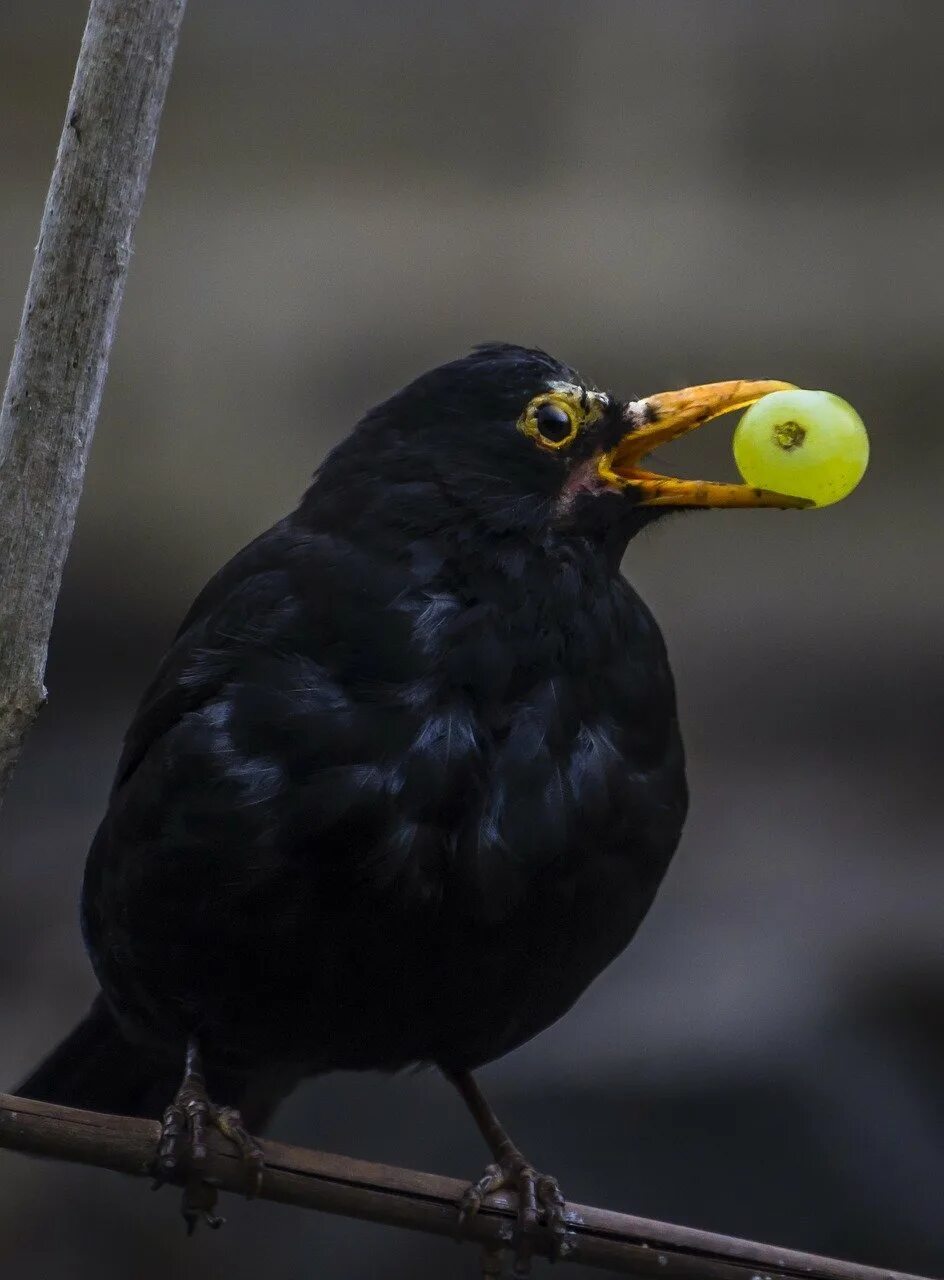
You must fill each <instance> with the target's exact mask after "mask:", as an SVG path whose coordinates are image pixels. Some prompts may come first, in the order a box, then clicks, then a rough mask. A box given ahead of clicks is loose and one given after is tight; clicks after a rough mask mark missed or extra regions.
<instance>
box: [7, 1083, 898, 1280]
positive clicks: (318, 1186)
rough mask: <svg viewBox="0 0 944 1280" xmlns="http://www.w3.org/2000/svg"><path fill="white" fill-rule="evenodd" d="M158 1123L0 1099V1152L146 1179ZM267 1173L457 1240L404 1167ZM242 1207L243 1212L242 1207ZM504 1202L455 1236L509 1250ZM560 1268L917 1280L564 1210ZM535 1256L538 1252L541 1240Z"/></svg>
mask: <svg viewBox="0 0 944 1280" xmlns="http://www.w3.org/2000/svg"><path fill="white" fill-rule="evenodd" d="M158 1132H159V1126H158V1124H157V1122H156V1121H153V1120H140V1119H131V1118H129V1117H125V1116H109V1115H100V1114H98V1113H97V1112H91V1111H75V1110H72V1109H71V1108H68V1107H58V1106H52V1105H51V1104H49V1103H45V1102H34V1101H32V1100H29V1099H26V1098H14V1097H12V1096H10V1095H7V1094H0V1147H7V1148H9V1149H11V1150H14V1151H23V1152H28V1153H29V1154H30V1155H38V1156H52V1157H55V1158H56V1159H59V1160H71V1161H74V1162H77V1163H80V1164H88V1165H94V1166H96V1167H98V1168H104V1169H113V1170H115V1171H116V1172H118V1173H129V1174H133V1175H135V1176H137V1177H149V1176H150V1174H151V1163H152V1161H153V1158H154V1152H155V1149H156V1145H157V1137H158ZM261 1145H262V1147H263V1150H264V1152H265V1158H266V1168H265V1173H264V1175H263V1181H262V1189H261V1191H260V1193H259V1194H260V1197H261V1198H262V1199H264V1200H275V1201H278V1202H280V1203H282V1204H292V1205H298V1206H299V1207H301V1208H307V1209H321V1210H323V1211H324V1212H327V1213H337V1214H342V1215H344V1216H346V1217H349V1218H360V1219H366V1220H369V1221H371V1222H383V1223H387V1224H389V1225H390V1226H399V1227H409V1228H411V1229H412V1230H415V1231H426V1232H429V1233H431V1234H433V1235H441V1236H455V1235H456V1234H457V1220H458V1215H457V1210H458V1204H459V1200H460V1198H461V1196H462V1193H463V1191H464V1190H465V1187H466V1183H464V1182H458V1181H456V1179H454V1178H443V1177H439V1176H438V1175H436V1174H431V1173H418V1172H415V1171H414V1170H411V1169H397V1168H393V1167H391V1166H389V1165H380V1164H372V1163H369V1162H368V1161H365V1160H353V1159H350V1158H348V1157H346V1156H336V1155H329V1154H327V1153H326V1152H323V1151H310V1150H307V1149H305V1148H302V1147H290V1146H286V1145H284V1144H283V1143H280V1142H263V1143H262V1144H261ZM210 1147H211V1150H210V1159H209V1163H208V1165H207V1174H208V1176H209V1177H211V1178H213V1179H214V1180H215V1181H216V1182H218V1184H219V1186H220V1187H221V1188H222V1189H223V1190H226V1191H236V1192H239V1191H241V1190H242V1189H243V1187H244V1185H245V1172H244V1169H243V1166H242V1165H241V1163H240V1161H239V1158H238V1156H237V1155H236V1153H235V1151H234V1150H233V1148H232V1147H231V1146H230V1145H229V1144H228V1143H227V1142H226V1141H225V1139H223V1138H221V1137H220V1136H219V1135H218V1134H216V1133H213V1134H212V1135H211V1141H210ZM246 1212H251V1209H250V1208H247V1210H246ZM514 1212H515V1201H514V1197H513V1196H510V1195H506V1194H499V1195H495V1196H491V1197H490V1198H489V1200H488V1201H487V1203H486V1206H485V1207H484V1208H483V1210H482V1212H481V1213H480V1214H479V1215H478V1216H477V1217H476V1218H473V1219H472V1220H471V1222H469V1223H468V1224H467V1226H466V1227H465V1228H464V1229H463V1232H462V1238H463V1239H467V1240H473V1241H476V1242H477V1243H478V1244H479V1245H482V1246H485V1247H486V1248H488V1249H489V1250H490V1251H491V1255H492V1256H494V1251H495V1249H496V1248H502V1247H505V1248H507V1247H508V1244H509V1242H510V1240H511V1233H512V1227H513V1223H514ZM567 1221H568V1224H569V1227H570V1232H571V1235H570V1240H569V1246H570V1247H569V1249H568V1252H567V1254H566V1257H567V1260H568V1261H573V1262H579V1263H582V1264H584V1265H585V1266H591V1267H600V1268H602V1269H604V1270H608V1271H614V1272H620V1273H623V1274H631V1275H641V1276H658V1277H662V1278H663V1280H752V1278H753V1280H774V1277H778V1276H783V1277H791V1280H795V1278H799V1277H807V1278H808V1280H916V1278H915V1277H910V1276H905V1275H904V1274H903V1273H901V1272H896V1271H884V1270H881V1269H879V1268H876V1267H867V1266H860V1265H859V1264H858V1263H854V1262H840V1261H837V1260H836V1259H834V1258H821V1257H817V1256H815V1255H814V1254H809V1253H797V1252H796V1251H795V1250H792V1249H778V1248H775V1247H774V1246H772V1245H767V1244H755V1243H753V1242H751V1241H749V1240H737V1239H734V1238H732V1237H729V1236H719V1235H714V1234H712V1233H711V1232H708V1231H696V1230H694V1229H692V1228H690V1227H679V1226H673V1225H671V1224H670V1223H665V1222H651V1221H649V1220H647V1219H645V1218H635V1217H631V1216H630V1215H628V1214H624V1213H611V1212H609V1211H608V1210H605V1209H594V1208H590V1207H589V1206H587V1205H579V1204H572V1205H568V1208H567ZM536 1252H538V1253H545V1254H546V1253H547V1252H548V1243H547V1240H546V1239H540V1240H537V1241H536Z"/></svg>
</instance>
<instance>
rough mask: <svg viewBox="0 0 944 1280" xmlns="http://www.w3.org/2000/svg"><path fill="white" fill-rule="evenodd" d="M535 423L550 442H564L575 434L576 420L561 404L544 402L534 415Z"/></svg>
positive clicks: (540, 433) (542, 437) (539, 432)
mask: <svg viewBox="0 0 944 1280" xmlns="http://www.w3.org/2000/svg"><path fill="white" fill-rule="evenodd" d="M534 425H535V426H536V427H537V429H538V434H539V435H540V436H541V439H542V440H545V441H546V442H547V443H548V444H564V443H566V442H567V441H568V440H570V439H571V438H572V437H573V436H574V435H575V434H576V432H575V427H574V420H573V418H572V417H571V416H570V414H569V413H568V412H567V410H566V409H565V408H564V407H563V406H562V405H559V404H554V403H551V402H548V403H547V404H542V405H540V407H539V408H538V410H537V412H536V413H535V415H534Z"/></svg>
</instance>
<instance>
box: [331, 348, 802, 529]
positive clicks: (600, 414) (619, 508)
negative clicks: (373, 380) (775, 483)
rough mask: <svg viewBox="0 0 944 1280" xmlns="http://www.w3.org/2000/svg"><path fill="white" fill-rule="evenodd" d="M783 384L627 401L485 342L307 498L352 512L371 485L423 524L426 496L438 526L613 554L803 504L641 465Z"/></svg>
mask: <svg viewBox="0 0 944 1280" xmlns="http://www.w3.org/2000/svg"><path fill="white" fill-rule="evenodd" d="M789 386H790V384H789V383H784V382H770V381H758V382H746V381H734V382H719V383H711V384H708V385H704V386H696V387H688V388H686V389H685V390H682V391H668V392H660V393H658V394H656V395H652V396H647V397H645V398H644V399H641V400H631V401H624V400H620V399H618V398H617V397H616V396H615V395H613V394H611V393H610V392H607V391H602V390H600V389H599V388H598V387H597V386H596V385H595V384H594V383H593V382H591V381H589V380H588V379H586V378H584V377H582V376H581V375H580V374H579V373H578V372H577V371H576V370H575V369H572V368H571V367H570V366H569V365H565V364H562V363H561V362H560V361H558V360H555V359H554V358H553V357H552V356H550V355H548V354H547V353H546V352H544V351H540V350H537V349H533V348H526V347H519V346H514V345H512V344H509V343H487V344H484V345H482V346H478V347H476V348H474V350H473V351H472V352H471V353H470V354H469V355H467V356H464V357H462V358H461V359H458V360H453V361H450V362H449V363H448V364H444V365H440V366H439V367H438V368H436V369H432V370H430V371H429V372H428V373H424V374H422V375H421V376H420V377H418V378H417V379H416V380H415V381H413V382H411V383H409V385H407V386H406V387H404V388H403V390H401V391H399V392H397V394H396V395H394V396H392V397H391V398H390V399H389V400H386V401H385V402H384V403H383V404H380V405H378V406H377V407H376V408H375V409H372V410H371V411H370V412H369V413H368V414H367V415H366V417H365V418H364V419H363V421H362V422H361V423H360V425H359V426H358V428H357V429H356V431H355V432H354V433H353V435H352V436H351V437H350V438H349V440H348V441H346V442H345V444H344V445H342V446H341V447H340V448H339V449H337V450H335V452H334V454H333V455H332V456H331V458H330V459H329V460H328V463H327V464H326V466H325V468H323V470H322V472H321V474H320V476H319V478H318V483H316V485H315V486H314V489H313V490H312V491H311V493H312V497H313V498H314V496H315V494H316V493H317V492H319V491H320V496H322V497H323V496H325V495H324V490H325V489H329V490H331V489H333V490H335V491H337V490H338V489H340V490H342V491H345V492H347V493H348V496H349V498H350V500H351V501H352V502H357V499H356V498H355V496H354V493H353V489H356V488H359V489H360V490H361V497H364V496H366V494H365V493H364V488H365V481H367V482H368V484H367V487H368V488H372V487H373V486H372V485H370V484H369V481H370V480H371V479H372V480H373V481H374V482H375V484H376V485H377V486H379V487H380V490H381V491H382V492H383V495H384V500H385V501H386V502H387V504H388V505H389V504H390V503H393V505H394V506H395V507H397V508H399V507H400V506H401V502H402V499H403V497H404V493H405V492H406V493H408V494H410V495H412V497H413V499H414V500H415V506H414V516H415V519H416V520H417V521H421V520H422V518H423V517H422V512H423V511H424V510H425V509H426V508H427V506H428V503H427V501H425V500H424V498H425V497H428V495H429V492H430V489H431V487H432V488H434V489H435V492H436V494H437V496H438V503H437V504H435V505H438V507H439V511H438V518H440V519H442V520H443V521H445V522H447V523H448V522H449V519H450V516H449V512H453V513H454V514H456V515H458V516H460V517H462V518H466V519H468V518H469V517H474V519H475V521H476V523H477V524H478V525H479V526H482V525H485V526H492V527H493V528H496V529H500V530H502V531H510V530H512V529H520V530H522V531H528V532H529V533H530V534H532V535H537V536H543V535H546V534H549V533H553V534H559V535H560V536H568V535H571V536H580V537H590V538H593V539H596V540H599V541H602V542H603V543H605V544H606V546H607V547H608V548H609V549H610V550H611V551H612V552H614V553H617V554H621V553H622V550H623V549H625V546H626V543H627V542H628V540H629V539H630V538H631V537H632V536H633V535H634V534H635V533H636V532H638V531H639V530H640V529H641V528H643V527H644V526H645V525H647V524H649V523H651V522H652V521H653V520H654V519H656V518H658V517H659V516H661V515H665V514H667V513H669V512H672V511H678V510H682V509H686V508H689V509H690V508H697V507H702V508H709V507H798V506H805V505H807V504H806V503H805V502H804V501H803V500H802V499H797V498H792V497H788V496H786V495H784V494H778V493H773V492H770V491H768V490H764V489H755V488H752V487H750V486H748V485H742V484H718V483H711V482H708V481H701V480H680V479H675V478H673V477H671V476H666V475H661V474H658V473H656V472H653V471H649V470H647V469H644V468H643V467H642V465H641V464H642V462H643V460H644V459H645V458H646V456H647V455H648V454H649V453H650V452H651V451H652V450H653V449H655V448H657V447H658V446H659V445H662V444H665V443H667V442H668V441H670V440H675V439H677V438H678V437H679V436H682V435H684V434H686V433H687V432H689V431H692V430H694V429H695V428H697V427H700V426H702V425H703V424H704V423H705V422H707V421H709V420H710V419H711V418H715V417H718V416H719V415H720V414H723V413H727V412H729V411H730V410H733V409H739V408H743V407H745V406H747V405H749V404H752V403H753V402H754V401H755V400H759V399H760V398H761V396H764V395H766V394H768V392H771V391H778V390H783V389H786V388H787V387H789ZM377 496H378V497H379V496H380V495H379V493H378V494H377ZM398 497H399V499H400V501H398ZM447 509H448V510H447Z"/></svg>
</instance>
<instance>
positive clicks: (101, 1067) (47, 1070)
mask: <svg viewBox="0 0 944 1280" xmlns="http://www.w3.org/2000/svg"><path fill="white" fill-rule="evenodd" d="M182 1074H183V1056H182V1055H181V1061H180V1064H179V1067H177V1068H174V1067H173V1066H168V1064H167V1063H166V1062H161V1061H155V1060H154V1059H153V1058H151V1057H149V1056H148V1055H147V1054H146V1053H145V1052H144V1051H143V1050H142V1049H139V1048H138V1047H136V1046H135V1045H134V1044H132V1043H131V1042H130V1041H129V1040H127V1039H126V1038H125V1037H124V1036H123V1035H122V1033H121V1030H120V1029H119V1027H118V1024H117V1022H116V1021H115V1019H114V1017H113V1015H112V1013H111V1011H110V1009H109V1008H108V1005H107V1004H106V1003H105V1000H104V998H103V997H102V996H98V997H97V998H96V999H95V1001H94V1002H93V1004H92V1007H91V1009H89V1011H88V1013H87V1014H86V1015H85V1017H84V1018H83V1019H82V1021H81V1022H80V1023H79V1024H78V1026H77V1027H75V1028H74V1029H73V1030H72V1031H71V1032H70V1033H69V1035H67V1036H66V1038H65V1040H63V1041H62V1043H61V1044H60V1045H58V1046H57V1047H56V1048H55V1049H53V1051H52V1053H50V1054H49V1055H48V1057H46V1058H44V1059H43V1061H42V1062H41V1063H40V1064H39V1066H38V1067H37V1068H36V1069H35V1071H33V1072H32V1073H31V1074H30V1075H29V1076H28V1077H27V1078H26V1079H25V1080H24V1081H23V1082H22V1084H21V1085H20V1086H19V1088H18V1089H15V1090H14V1092H15V1093H16V1094H17V1095H18V1096H19V1097H21V1098H35V1099H36V1100H37V1101H38V1102H55V1103H58V1104H59V1105H60V1106H63V1107H79V1108H81V1109H82V1110H84V1111H106V1112H109V1113H110V1114H112V1115H124V1116H150V1117H154V1118H158V1117H160V1116H161V1115H162V1114H163V1111H164V1109H165V1107H166V1106H167V1105H168V1103H170V1102H171V1100H172V1099H173V1097H174V1094H175V1093H176V1091H177V1087H178V1086H179V1084H180V1081H181V1076H182ZM300 1074H301V1073H300V1072H294V1071H290V1072H286V1071H269V1072H263V1071H248V1072H241V1071H240V1072H236V1071H233V1070H222V1071H221V1070H218V1069H213V1067H212V1066H211V1068H210V1070H208V1071H207V1073H206V1077H207V1086H208V1088H209V1093H210V1097H211V1098H212V1099H213V1101H214V1102H216V1103H218V1104H220V1103H225V1104H227V1105H228V1106H231V1107H237V1108H238V1109H239V1111H240V1113H241V1115H242V1120H243V1124H244V1125H245V1126H246V1127H247V1128H248V1129H250V1130H251V1131H252V1132H253V1133H262V1131H263V1129H264V1128H265V1126H266V1125H267V1124H268V1122H269V1120H270V1119H271V1118H272V1116H273V1114H274V1113H275V1110H276V1108H277V1107H278V1105H279V1103H280V1102H281V1101H282V1099H283V1098H285V1097H286V1096H287V1095H288V1094H289V1093H290V1092H291V1091H292V1089H293V1088H294V1087H295V1085H296V1084H297V1083H298V1080H299V1077H300Z"/></svg>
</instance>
